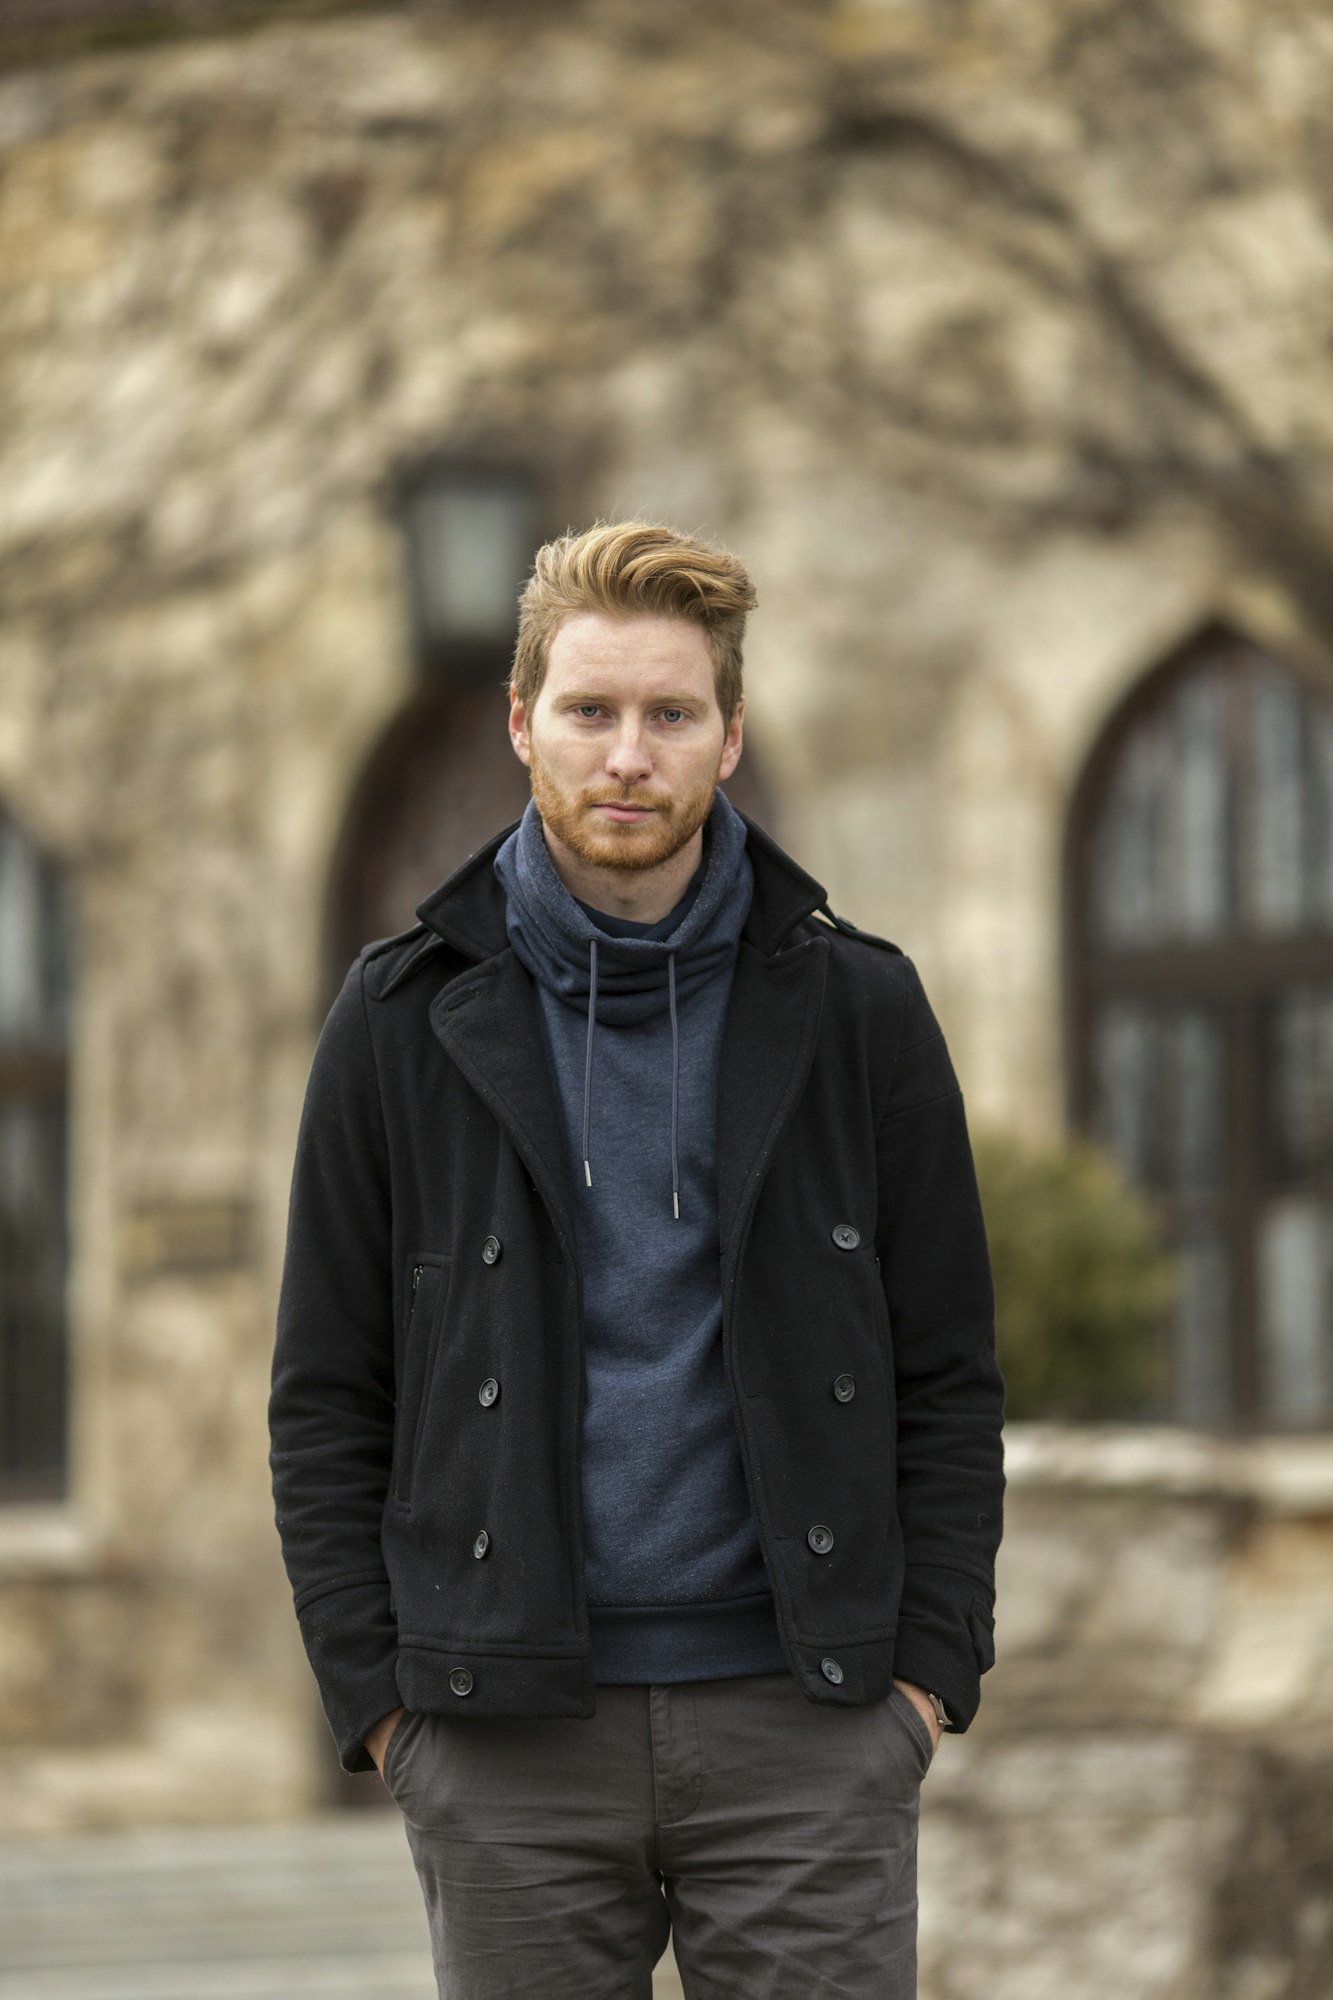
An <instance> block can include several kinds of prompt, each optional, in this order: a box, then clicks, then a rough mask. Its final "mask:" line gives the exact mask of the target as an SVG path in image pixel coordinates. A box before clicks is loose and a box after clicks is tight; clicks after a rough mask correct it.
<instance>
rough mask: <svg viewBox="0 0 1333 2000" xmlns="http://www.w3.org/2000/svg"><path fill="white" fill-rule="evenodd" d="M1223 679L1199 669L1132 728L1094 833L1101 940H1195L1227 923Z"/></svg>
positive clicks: (1228, 874) (1130, 943) (1229, 789)
mask: <svg viewBox="0 0 1333 2000" xmlns="http://www.w3.org/2000/svg"><path fill="white" fill-rule="evenodd" d="M1226 723H1227V677H1226V675H1225V674H1224V673H1223V672H1222V671H1221V670H1220V669H1209V670H1207V671H1202V670H1201V671H1197V672H1195V673H1193V674H1192V675H1190V677H1189V678H1188V679H1187V680H1185V681H1184V682H1182V684H1181V685H1180V686H1178V687H1177V688H1175V689H1174V690H1173V691H1172V693H1171V695H1170V697H1169V698H1167V699H1164V700H1163V701H1162V702H1161V703H1160V704H1159V705H1158V707H1157V708H1156V710H1155V711H1154V712H1153V713H1152V714H1150V715H1147V716H1145V717H1143V718H1142V719H1141V720H1140V721H1139V723H1138V724H1137V725H1136V726H1135V728H1134V730H1133V732H1132V734H1131V736H1130V738H1129V740H1128V741H1127V743H1126V744H1125V746H1124V748H1123V750H1122V752H1121V756H1120V761H1119V766H1118V769H1117V771H1116V775H1115V777H1114V779H1113V780H1112V783H1111V785H1110V786H1109V788H1108V791H1107V796H1106V799H1105V801H1104V804H1103V807H1102V811H1101V814H1100V817H1099V823H1098V827H1097V830H1096V833H1095V835H1094V858H1093V905H1094V923H1095V929H1096V932H1097V934H1098V936H1099V938H1100V940H1101V941H1102V942H1103V944H1105V945H1117V944H1118V945H1126V946H1133V945H1139V946H1142V945H1148V944H1154V943H1158V942H1161V941H1163V940H1165V939H1174V938H1202V937H1210V936H1213V935H1216V934H1217V933H1218V932H1220V931H1222V930H1224V929H1225V928H1226V926H1227V924H1228V923H1229V921H1230V919H1231V888H1230V879H1231V871H1230V842H1229V836H1228V828H1229V822H1230V815H1231V792H1232V777H1231V771H1230V768H1229V765H1228V760H1227V729H1226Z"/></svg>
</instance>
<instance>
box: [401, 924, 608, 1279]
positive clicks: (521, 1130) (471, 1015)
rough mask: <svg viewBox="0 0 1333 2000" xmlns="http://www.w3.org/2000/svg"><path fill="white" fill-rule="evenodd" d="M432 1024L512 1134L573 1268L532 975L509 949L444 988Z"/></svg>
mask: <svg viewBox="0 0 1333 2000" xmlns="http://www.w3.org/2000/svg"><path fill="white" fill-rule="evenodd" d="M430 1024H431V1027H432V1028H433V1029H434V1031H435V1034H436V1036H437V1037H438V1039H439V1040H440V1041H441V1042H442V1043H443V1045H444V1047H445V1049H446V1050H447V1052H448V1054H449V1055H450V1056H452V1058H453V1060H454V1061H455V1062H456V1063H457V1065H458V1067H459V1069H460V1070H461V1071H462V1073H463V1075H464V1076H465V1077H466V1078H467V1080H468V1082H469V1083H470V1084H471V1085H472V1088H473V1089H474V1090H475V1091H476V1092H477V1095H478V1096H479V1097H480V1098H481V1100H482V1102H483V1103H484V1104H485V1105H486V1106H487V1108H488V1109H489V1110H490V1111H491V1112H492V1114H493V1115H494V1116H495V1117H496V1118H498V1119H499V1121H500V1123H501V1125H502V1126H503V1127H504V1129H505V1131H506V1132H507V1133H508V1134H509V1136H510V1138H511V1139H512V1141H513V1143H514V1146H515V1148H516V1149H517V1151H518V1154H519V1157H520V1158H521V1159H522V1161H523V1163H524V1165H525V1166H526V1167H527V1169H528V1172H529V1173H530V1174H531V1175H532V1178H533V1180H534V1181H535V1182H536V1184H537V1187H538V1189H539V1191H540V1193H541V1195H542V1197H543V1199H544V1200H545V1202H546V1205H547V1207H548V1208H549V1210H550V1211H551V1215H552V1217H553V1218H554V1221H555V1224H556V1227H557V1229H558V1230H559V1231H560V1234H561V1236H562V1238H563V1239H564V1246H565V1253H566V1255H567V1256H568V1257H569V1259H570V1261H571V1263H572V1264H574V1265H575V1267H576V1268H577V1261H578V1259H577V1251H576V1248H575V1237H574V1222H573V1217H572V1215H571V1213H570V1208H569V1202H568V1200H567V1198H566V1194H565V1189H566V1185H567V1183H568V1181H569V1178H570V1169H569V1162H568V1160H567V1158H566V1155H565V1142H564V1136H563V1133H562V1131H561V1127H560V1117H559V1111H558V1108H557V1105H556V1100H555V1086H554V1084H553V1083H552V1080H551V1071H550V1065H549V1063H548V1062H547V1059H546V1041H545V1037H544V1036H543V1034H542V1025H541V1019H540V1016H539V1014H538V1010H537V989H536V987H535V986H534V984H533V982H532V980H531V979H530V978H529V976H528V974H527V972H526V971H525V970H524V968H523V966H522V965H521V964H520V963H519V961H518V959H517V958H516V957H515V956H514V953H513V952H512V951H510V950H509V949H508V948H506V949H505V950H504V951H502V952H500V953H498V954H497V956H496V957H494V958H490V959H487V960H485V961H484V963H482V964H481V965H479V966H477V967H476V968H475V969H474V970H472V971H469V972H462V973H460V974H459V975H458V977H457V978H456V979H451V980H450V981H449V984H448V985H447V986H444V987H442V988H441V989H440V991H439V992H438V993H437V994H436V996H435V998H434V1000H433V1001H432V1002H431V1009H430Z"/></svg>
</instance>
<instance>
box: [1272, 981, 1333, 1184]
mask: <svg viewBox="0 0 1333 2000" xmlns="http://www.w3.org/2000/svg"><path fill="white" fill-rule="evenodd" d="M1263 1084H1264V1095H1265V1100H1266V1104H1267V1109H1268V1123H1269V1130H1270V1134H1271V1137H1270V1142H1269V1148H1268V1155H1269V1159H1268V1164H1269V1174H1270V1176H1271V1179H1272V1181H1273V1182H1274V1183H1275V1184H1276V1185H1278V1186H1281V1185H1284V1184H1288V1183H1290V1182H1292V1181H1301V1180H1306V1179H1308V1178H1309V1177H1310V1176H1311V1175H1313V1174H1316V1173H1318V1172H1319V1171H1320V1170H1321V1169H1322V1168H1327V1167H1331V1166H1333V993H1330V992H1329V991H1328V989H1327V988H1324V987H1318V986H1297V987H1292V988H1290V989H1289V990H1288V991H1287V992H1285V993H1283V994H1281V995H1280V996H1279V997H1278V999H1277V1000H1276V1001H1275V1002H1274V1003H1273V1005H1272V1007H1271V1009H1270V1010H1269V1015H1268V1038H1267V1050H1266V1071H1265V1076H1264V1079H1263Z"/></svg>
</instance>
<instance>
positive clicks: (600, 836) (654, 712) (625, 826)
mask: <svg viewBox="0 0 1333 2000" xmlns="http://www.w3.org/2000/svg"><path fill="white" fill-rule="evenodd" d="M744 706H745V704H744V703H743V702H742V703H741V704H740V705H739V706H738V708H737V710H736V713H735V715H734V716H733V717H732V718H731V721H730V723H729V724H724V723H723V720H722V711H721V710H720V709H719V707H718V705H717V694H716V692H715V689H714V682H713V659H712V654H711V653H710V652H709V650H708V640H707V638H706V637H705V635H704V631H703V627H702V626H700V625H696V624H695V623H694V622H693V621H692V620H691V619H688V618H669V617H659V616H651V617H647V616H645V617H631V618H613V617H611V616H609V615H608V614H607V613H605V612H601V611H581V612H578V613H577V614H576V615H575V616H573V617H572V618H568V619H566V621H565V623H564V624H563V625H562V626H561V627H560V629H559V631H558V632H557V633H556V635H555V637H554V639H553V640H552V641H551V646H550V651H549V654H548V657H547V665H546V675H545V678H544V680H543V681H542V685H541V688H540V690H539V692H538V695H537V699H536V701H535V702H534V703H533V706H532V709H531V712H529V711H528V710H527V709H526V708H525V706H524V704H523V703H522V702H521V701H520V700H519V699H518V697H517V696H516V695H515V696H512V697H511V700H510V714H509V734H510V738H511V740H512V742H513V745H514V749H515V751H516V753H517V755H518V756H519V757H520V758H521V760H522V761H523V763H525V764H526V765H527V766H528V769H529V770H530V772H531V773H532V795H533V797H534V799H535V800H536V802H537V810H538V812H539V813H540V814H541V816H542V820H543V822H544V824H545V827H546V830H547V833H548V835H554V837H555V839H556V840H557V841H559V842H562V843H563V844H564V845H565V846H566V847H567V848H569V849H570V850H571V851H572V852H573V853H574V854H575V855H577V856H578V858H579V860H580V861H583V862H585V863H586V864H587V865H589V866H590V867H594V868H625V869H644V868H656V867H658V866H660V865H661V863H662V862H664V861H669V860H670V859H671V857H672V855H674V854H677V853H679V852H680V849H681V848H682V847H684V846H685V844H686V842H687V841H689V840H691V839H692V838H693V837H694V835H695V834H696V833H697V832H698V831H699V828H700V827H701V826H702V825H703V823H704V821H705V820H706V819H707V817H708V814H709V812H710V810H711V809H712V804H713V792H714V789H715V787H716V786H717V784H718V783H719V782H720V781H721V780H722V779H724V778H729V777H730V776H731V774H732V772H733V771H734V770H735V768H736V765H737V763H738V762H739V760H740V754H741V711H742V710H743V708H744Z"/></svg>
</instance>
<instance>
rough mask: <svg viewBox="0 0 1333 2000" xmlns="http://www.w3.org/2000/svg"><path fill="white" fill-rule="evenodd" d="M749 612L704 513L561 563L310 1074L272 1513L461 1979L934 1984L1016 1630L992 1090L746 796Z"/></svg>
mask: <svg viewBox="0 0 1333 2000" xmlns="http://www.w3.org/2000/svg"><path fill="white" fill-rule="evenodd" d="M754 601H755V600H754V592H753V590H752V587H751V585H750V581H749V578H748V576H747V575H746V573H745V570H744V569H743V567H742V566H741V564H740V563H739V562H738V561H737V560H736V558H735V557H733V556H731V555H728V554H726V553H724V552H722V551H720V550H718V549H715V548H713V547H711V546H710V545H708V544H706V543H703V542H700V541H698V540H695V539H692V538H689V537H687V536H684V535H680V534H677V533H675V532H674V531H672V530H670V529H666V528H661V527H655V526H651V525H647V524H644V523H638V522H628V523H619V524H610V525H605V524H604V525H599V526H598V527H595V528H593V529H591V530H590V531H588V532H587V533H586V534H582V535H571V536H566V537H564V538H562V539H561V540H559V541H556V542H554V543H550V544H548V545H547V546H546V547H545V548H543V549H542V550H541V551H540V552H539V554H538V557H537V561H536V566H535V570H534V574H533V576H532V579H531V580H530V582H529V583H528V585H527V588H526V590H525V592H524V596H523V601H522V612H521V621H520V629H519V639H518V646H517V650H516V654H515V660H514V668H513V674H512V678H511V687H510V722H509V727H510V735H511V739H512V742H513V746H514V749H515V751H516V753H517V755H518V756H519V757H520V758H521V759H522V761H523V762H524V764H526V765H527V767H528V769H529V771H530V773H531V779H532V801H531V803H530V804H529V806H528V809H527V811H526V813H525V814H524V816H523V818H522V820H521V821H520V822H519V823H518V825H517V827H515V828H511V829H508V830H506V832H504V833H502V834H500V835H498V836H497V837H496V839H494V840H493V841H491V842H490V844H489V845H488V846H486V847H484V848H482V849H481V851H480V852H479V853H477V854H475V855H474V856H473V857H472V859H471V860H470V861H468V862H467V863H466V864H465V865H464V866H463V867H462V868H460V869H459V870H458V871H457V873H456V874H454V875H453V876H452V877H451V878H450V879H449V880H448V881H447V882H446V883H445V884H444V885H443V887H442V888H440V889H438V890H436V891H435V892H434V893H433V894H432V895H431V896H429V897H428V898H427V899H426V901H425V902H424V903H423V904H422V905H421V907H420V910H419V912H418V915H419V917H420V920H421V921H420V922H419V923H418V924H417V925H416V926H415V927H414V928H413V929H412V930H410V931H407V932H405V933H404V934H403V935H402V936H400V937H396V938H392V939H389V940H387V941H385V942H381V943H378V944H374V945H370V946H368V947H367V948H366V949H365V950H364V951H363V952H362V953H361V955H360V957H359V958H358V960H357V962H356V964H355V965H354V966H353V968H352V970H351V972H350V973H349V975H348V978H347V981H346V983H345V985H344V987H343V989H342V992H341V994H340V995H339V998H338V1000H337V1001H336V1002H335V1004H334V1007H333V1010H332V1012H331V1014H330V1016H329V1019H328V1022H327V1024H326V1026H325V1029H324V1032H323V1035H322V1037H321V1040H320V1044H319V1048H318V1051H317V1054H316V1057H315V1063H314V1069H313V1072H312V1075H311V1080H310V1087H309V1092H308V1095H307V1100H306V1107H305V1113H304V1117H303V1120H302V1126H301V1134H300V1139H299V1144H298V1151H297V1159H296V1171H295V1177H294V1183H293V1190H292V1208H291V1219H290V1233H289V1242H288V1254H287V1265H286V1271H285V1276H284V1282H283V1291H282V1300H281V1306H280V1311H279V1330H278V1345H277V1353H276V1358H275V1365H274V1382H273V1397H272V1405H271V1421H272V1433H273V1455H272V1463H273V1473H274V1489H275V1494H276V1499H277V1510H278V1524H279V1529H280V1532H281V1535H282V1542H283V1551H284V1556H285V1559H286V1562H287V1567H288V1572H289V1575H290V1577H291V1580H292V1585H293V1588H294V1591H295V1597H296V1608H297V1612H298V1615H299V1617H300V1622H301V1627H302V1632H303V1635H304V1638H305V1643H306V1646H307V1649H308V1651H309V1654H310V1659H311V1662H312V1664H313V1666H314V1670H315V1673H316V1676H317V1678H318V1680H319V1684H320V1689H321V1692H322V1696H323V1700H324V1704H325V1709H326V1712H327V1714H328V1718H329V1722H330V1724H331V1726H332V1729H333V1732H334V1735H335V1737H336V1739H337V1742H338V1746H339V1750H340V1753H341V1758H342V1762H343V1764H344V1766H345V1768H346V1769H348V1770H349V1771H356V1770H362V1769H366V1768H368V1767H369V1766H370V1765H371V1763H372V1762H373V1763H374V1764H375V1765H376V1766H377V1767H378V1768H379V1769H380V1771H381V1773H382V1775H383V1777H384V1781H385V1783H386V1784H387V1785H388V1787H389V1789H390V1791H391V1792H392V1794H393V1796H394V1798H395V1799H396V1801H397V1802H398V1804H399V1806H400V1807H401V1809H402V1811H403V1814H404V1816H405V1820H406V1826H407V1832H408V1837H409V1841H410V1844H411V1847H412V1852H413V1855H414V1857H415V1860H416V1864H417V1868H418V1872H419V1875H420V1879H421V1882H422V1885H423V1889H424V1892H425V1897H426V1902H427V1907H428V1910H429V1914H430V1921H431V1935H432V1942H433V1947H434V1954H435V1965H436V1974H437V1978H438V1981H439V1990H440V1993H441V1994H442V1995H448V1996H450V2000H497V1996H501V1995H518V1994H530V1993H539V1994H541V1995H543V1996H545V2000H560V1996H569V2000H588V1997H589V1996H603V1995H604V1996H607V2000H611V1996H617V2000H619V1996H632V2000H647V1996H648V1995H649V1993H650V1991H651V1975H652V1967H653V1965H654V1963H655V1962H656V1960H657V1959H658V1958H659V1957H660V1955H661V1953H662V1951H663V1950H664V1948H665V1945H666V1941H667V1937H668V1934H669V1933H674V1938H675V1948H676V1957H677V1961H678V1963H679V1966H680V1969H681V1973H682V1978H683V1981H684V1985H685V1990H686V1992H687V1993H688V1994H690V1995H698V1996H705V1995H706V1996H714V1995H719V1996H721V1995H725V1996H727V2000H759V1996H764V2000H787V1996H790V2000H797V1996H799V2000H813V1996H820V1995H828V1996H830V2000H831V1996H833V1995H838V1996H861V1995H865V1996H870V1995H872V1994H873V1995H876V1996H892V2000H906V1996H910V1995H912V1994H913V1993H914V1992H915V1957H916V1952H915V1924H916V1891H915V1854H916V1827H917V1811H918V1803H919V1789H920V1783H921V1780H922V1778H923V1776H924V1774H925V1772H926V1770H927V1768H928V1766H929V1763H930V1760H931V1758H932V1756H933V1755H934V1752H935V1748H936V1744H937V1741H938V1733H939V1730H940V1728H941V1727H950V1728H952V1729H955V1730H962V1729H965V1728H966V1727H967V1726H968V1724H969V1723H970V1721H971V1720H972V1717H973V1715H974V1713H975V1711H976V1707H977V1700H978V1678H979V1675H980V1673H981V1672H983V1671H984V1670H985V1669H986V1668H987V1667H988V1666H989V1665H990V1664H991V1663H992V1660H993V1649H992V1641H991V1632H992V1622H991V1611H992V1603H993V1566H994V1557H995V1551H996V1547H997V1544H998V1541H999V1535H1000V1510H1001V1496H1002V1488H1003V1475H1002V1471H1001V1451H1000V1422H1001V1401H1002V1391H1001V1383H1000V1378H999V1375H998V1373H997V1370H996V1365H995V1357H994V1324H993V1303H992V1294H991V1283H990V1272H989V1265H988V1261H987V1254H986V1243H985V1235H984V1230H983V1225H982V1217H981V1211H980V1206H979V1203H978V1198H977V1190H976V1181H975V1177H974V1174H973V1169H972V1159H971V1153H970V1149H969V1145H968V1138H967V1131H966V1125H965V1120H964V1113H963V1103H962V1098H961V1096H960V1094H959V1090H958V1085H957V1082H956V1079H955V1077H954V1073H953V1070H952V1067H951V1065H950V1061H949V1057H948V1054H947V1051H946V1049H945V1045H944V1042H943V1039H942V1037H941V1035H940V1031H939V1028H938V1026H937V1024H936V1022H935V1019H934V1017H933V1015H932V1013H931V1010H930V1007H929V1004H928V1002H927V1000H926V997H925V994H924V992H923V991H922V987H921V982H920V980H919V979H918V977H917V974H916V971H915V968H914V967H913V965H912V962H911V960H910V959H908V958H906V957H905V956H903V954H902V953H901V952H900V951H899V950H898V949H897V947H896V946H894V945H890V944H885V943H884V942H883V941H882V940H879V939H876V938H871V937H869V936H866V935H863V934H862V933H860V932H857V931H856V930H854V928H853V927H852V926H851V925H849V924H846V923H845V922H844V921H843V920H842V919H840V918H835V917H833V916H832V915H831V914H830V913H829V912H828V911H827V908H826V905H825V897H824V891H823V890H822V889H821V888H820V887H819V885H818V883H816V882H815V881H813V880H812V879H811V877H810V876H808V875H807V874H805V873H804V872H803V871H802V870H801V869H800V868H799V867H798V866H797V865H796V864H795V862H793V861H792V860H791V859H790V858H789V857H788V856H787V855H786V854H784V853H783V852H782V850H781V849H780V848H778V847H777V846H776V845H775V844H774V842H773V841H772V840H771V839H769V837H768V836H767V835H766V834H764V833H763V832H762V831H761V830H760V829H759V828H758V827H756V826H755V825H753V824H752V823H751V822H750V821H748V820H747V819H745V818H744V817H743V816H741V815H740V814H738V813H737V812H736V811H735V810H734V809H733V808H732V806H731V805H730V804H729V802H728V801H727V799H726V798H725V796H724V795H723V794H722V793H721V792H720V791H719V790H718V789H717V787H718V784H719V782H720V781H721V780H725V779H726V778H728V777H729V776H730V775H731V773H732V772H733V771H734V770H735V768H736V764H737V762H738V760H739V758H740V754H741V740H742V721H743V714H744V702H743V699H742V694H741V642H742V637H743V633H744V626H745V617H746V612H747V611H748V610H749V609H750V608H751V607H752V606H753V604H754ZM846 726H847V727H848V728H854V727H855V717H854V716H848V717H847V719H846ZM821 913H822V914H821Z"/></svg>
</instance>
